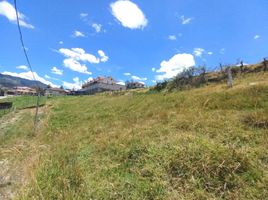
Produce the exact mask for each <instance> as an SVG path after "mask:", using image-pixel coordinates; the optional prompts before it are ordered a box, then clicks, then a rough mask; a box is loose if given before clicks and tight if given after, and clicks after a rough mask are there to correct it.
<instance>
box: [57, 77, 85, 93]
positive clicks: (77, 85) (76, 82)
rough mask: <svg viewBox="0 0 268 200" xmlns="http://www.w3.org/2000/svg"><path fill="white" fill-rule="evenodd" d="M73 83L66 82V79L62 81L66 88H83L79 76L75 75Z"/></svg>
mask: <svg viewBox="0 0 268 200" xmlns="http://www.w3.org/2000/svg"><path fill="white" fill-rule="evenodd" d="M73 81H74V82H73V83H70V82H65V81H63V82H62V83H63V86H64V87H65V88H68V89H75V90H79V89H81V85H82V84H81V81H80V80H79V78H78V77H75V78H73Z"/></svg>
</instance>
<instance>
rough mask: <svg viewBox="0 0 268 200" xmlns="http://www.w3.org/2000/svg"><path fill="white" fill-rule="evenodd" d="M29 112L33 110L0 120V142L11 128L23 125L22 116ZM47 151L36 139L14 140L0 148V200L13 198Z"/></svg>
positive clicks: (18, 112)
mask: <svg viewBox="0 0 268 200" xmlns="http://www.w3.org/2000/svg"><path fill="white" fill-rule="evenodd" d="M42 109H45V107H44V108H42ZM29 112H31V113H34V109H24V110H19V111H16V112H12V113H9V114H7V115H5V116H3V117H2V118H0V140H1V139H3V138H4V136H3V134H6V133H7V132H8V129H9V128H10V127H11V126H14V125H15V124H16V123H24V121H23V120H24V119H23V116H24V114H26V113H29ZM41 112H43V111H41ZM48 149H49V147H48V146H46V145H42V144H40V142H39V140H38V137H33V138H25V137H23V138H18V139H17V138H16V139H15V140H14V142H12V143H11V144H4V145H1V146H0V200H9V199H14V198H15V196H16V194H17V193H18V192H19V191H20V190H21V188H23V187H24V186H26V184H27V183H28V182H29V180H31V177H33V172H34V169H35V168H36V165H37V164H38V162H39V158H40V155H41V152H47V151H48Z"/></svg>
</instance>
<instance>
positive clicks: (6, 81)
mask: <svg viewBox="0 0 268 200" xmlns="http://www.w3.org/2000/svg"><path fill="white" fill-rule="evenodd" d="M17 86H22V87H36V86H38V87H41V88H46V87H47V85H46V84H44V83H41V82H40V81H31V80H28V79H24V78H19V77H14V76H9V75H4V74H0V88H1V87H6V88H13V87H17Z"/></svg>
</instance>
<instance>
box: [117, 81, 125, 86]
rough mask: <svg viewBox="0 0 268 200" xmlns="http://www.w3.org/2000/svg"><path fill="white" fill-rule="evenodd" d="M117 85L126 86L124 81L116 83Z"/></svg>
mask: <svg viewBox="0 0 268 200" xmlns="http://www.w3.org/2000/svg"><path fill="white" fill-rule="evenodd" d="M117 84H118V85H126V83H125V82H124V81H119V82H117Z"/></svg>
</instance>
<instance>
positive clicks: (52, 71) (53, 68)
mask: <svg viewBox="0 0 268 200" xmlns="http://www.w3.org/2000/svg"><path fill="white" fill-rule="evenodd" d="M51 73H52V74H57V75H63V70H60V69H58V68H57V67H52V69H51Z"/></svg>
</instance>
